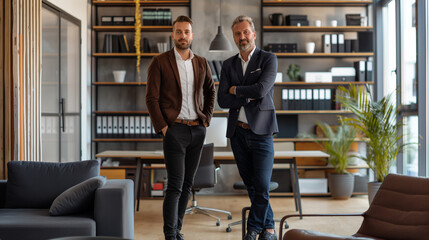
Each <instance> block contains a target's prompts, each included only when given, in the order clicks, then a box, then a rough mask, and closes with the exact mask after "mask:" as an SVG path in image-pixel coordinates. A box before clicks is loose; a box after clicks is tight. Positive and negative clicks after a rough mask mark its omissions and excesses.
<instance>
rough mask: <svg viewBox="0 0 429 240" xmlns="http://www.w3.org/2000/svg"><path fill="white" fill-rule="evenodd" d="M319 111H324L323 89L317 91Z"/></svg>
mask: <svg viewBox="0 0 429 240" xmlns="http://www.w3.org/2000/svg"><path fill="white" fill-rule="evenodd" d="M319 110H326V108H325V89H323V88H321V89H319Z"/></svg>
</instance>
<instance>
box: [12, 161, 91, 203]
mask: <svg viewBox="0 0 429 240" xmlns="http://www.w3.org/2000/svg"><path fill="white" fill-rule="evenodd" d="M7 166H8V182H7V189H6V207H7V208H45V209H49V207H50V206H51V204H52V202H53V201H54V199H55V198H56V197H57V196H58V195H60V194H61V193H62V192H64V191H65V190H66V189H68V188H70V187H72V186H74V185H76V184H78V183H81V182H83V181H85V180H87V179H89V178H92V177H95V176H99V175H100V164H99V163H98V161H96V160H90V161H81V162H70V163H49V162H27V161H12V162H8V164H7Z"/></svg>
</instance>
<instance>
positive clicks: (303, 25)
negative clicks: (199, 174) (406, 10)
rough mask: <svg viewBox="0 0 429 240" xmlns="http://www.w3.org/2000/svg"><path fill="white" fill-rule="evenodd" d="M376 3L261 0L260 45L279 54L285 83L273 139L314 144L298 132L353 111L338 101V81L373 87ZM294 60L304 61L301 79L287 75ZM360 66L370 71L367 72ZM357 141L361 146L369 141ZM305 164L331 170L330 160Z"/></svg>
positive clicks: (278, 89)
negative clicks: (346, 108)
mask: <svg viewBox="0 0 429 240" xmlns="http://www.w3.org/2000/svg"><path fill="white" fill-rule="evenodd" d="M372 5H373V1H372V0H370V1H361V0H359V1H356V0H342V1H339V0H338V1H332V0H327V1H305V0H304V1H293V0H282V1H267V0H261V40H260V42H261V47H262V48H265V49H266V50H271V51H272V52H274V53H275V54H276V55H277V57H278V62H279V68H278V71H279V72H281V73H282V75H283V79H282V82H276V83H275V89H274V91H275V92H274V95H275V98H274V101H275V102H274V103H275V106H276V109H277V119H278V123H279V130H280V132H279V134H278V135H277V137H276V138H275V139H274V141H276V142H279V141H294V142H295V141H297V142H296V144H295V150H298V149H299V148H300V145H302V143H304V145H305V144H310V145H311V141H312V140H309V139H307V140H300V139H297V138H296V137H295V136H296V134H298V133H313V132H312V131H313V127H314V125H315V124H316V121H325V122H328V123H330V124H333V125H335V124H336V122H337V115H338V114H342V115H347V114H351V113H350V111H346V110H344V109H343V108H342V107H341V106H340V105H339V104H338V103H335V101H334V100H335V94H336V88H337V87H338V86H339V85H348V84H358V85H363V86H369V87H372V85H373V84H374V77H373V76H374V74H375V73H374V69H373V66H372V65H373V64H372V58H373V57H374V49H373V47H372V46H373V31H374V28H373V26H372V24H371V23H370V22H371V21H372V20H371V19H374V18H373V16H372V11H371V10H372ZM358 17H359V22H357V19H358ZM368 19H369V20H370V21H368ZM357 23H359V24H357ZM332 40H334V42H333V41H332ZM306 43H309V46H308V47H307V46H306V45H307V44H306ZM333 43H334V44H333ZM339 43H340V44H339ZM309 47H310V48H309ZM311 47H312V48H311ZM355 62H356V67H355ZM291 64H297V65H299V66H300V71H301V73H300V74H301V76H302V77H304V76H305V78H304V79H303V81H291V80H290V79H288V74H287V69H288V66H289V65H291ZM368 65H369V66H370V67H371V68H367V66H368ZM360 66H364V67H365V68H367V69H370V70H371V71H370V72H368V73H367V72H365V68H362V67H360ZM331 68H332V70H331ZM351 68H356V69H357V70H358V71H354V73H355V77H353V76H351V75H350V70H351ZM352 70H353V69H352ZM362 70H363V72H362ZM306 73H307V74H306ZM325 73H326V74H325ZM342 73H344V74H343V75H344V76H341V75H342ZM324 74H325V75H327V76H325V75H324ZM346 75H347V76H346ZM326 78H328V80H327V81H323V82H322V79H325V80H326ZM344 80H346V81H344ZM358 142H359V144H357V145H359V146H360V147H362V146H363V145H364V144H365V143H364V142H362V141H358ZM315 145H317V144H315ZM357 145H356V146H357ZM310 149H312V150H313V149H314V150H318V149H320V148H318V147H317V146H311V148H310ZM297 160H298V159H297ZM322 162H323V161H322ZM305 163H306V165H305V166H300V169H301V170H302V171H305V170H307V169H312V170H316V169H319V170H323V171H324V172H328V171H330V169H331V168H330V167H329V165H326V160H324V162H323V163H324V165H323V166H322V165H319V164H317V162H313V163H309V161H308V160H307V161H306V162H305ZM352 168H353V170H352V171H353V172H361V171H359V170H358V169H367V166H358V165H356V166H352ZM362 171H365V170H362Z"/></svg>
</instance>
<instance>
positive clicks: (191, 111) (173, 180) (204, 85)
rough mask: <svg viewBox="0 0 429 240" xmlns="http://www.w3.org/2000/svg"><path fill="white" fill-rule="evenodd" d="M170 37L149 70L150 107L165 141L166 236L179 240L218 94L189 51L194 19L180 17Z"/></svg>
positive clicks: (205, 70)
mask: <svg viewBox="0 0 429 240" xmlns="http://www.w3.org/2000/svg"><path fill="white" fill-rule="evenodd" d="M171 37H172V39H173V41H174V45H175V47H174V48H173V49H171V50H170V51H168V52H166V53H163V54H161V55H159V56H157V57H155V58H153V60H152V63H151V64H150V66H149V70H148V79H147V91H146V105H147V108H148V110H149V115H150V118H151V120H152V125H153V127H154V129H155V131H156V132H157V133H160V134H162V135H163V137H164V139H163V148H164V159H165V165H166V168H167V178H168V185H167V190H166V193H165V197H164V204H163V217H164V236H165V239H168V240H176V239H183V236H182V234H180V230H181V228H182V222H183V216H184V215H185V211H186V207H187V204H188V201H189V197H190V195H191V188H192V184H193V182H194V176H195V173H196V171H197V168H198V165H199V161H200V155H201V150H202V146H203V143H204V138H205V135H206V127H207V126H208V125H209V123H210V119H211V117H212V115H213V107H214V101H215V96H216V92H215V87H214V82H213V79H212V77H211V76H212V75H211V72H210V68H209V67H208V64H207V61H206V59H204V58H203V57H200V56H197V55H195V54H193V52H192V51H191V49H190V48H189V47H190V45H191V42H192V38H193V33H192V20H191V19H190V18H189V17H186V16H179V17H178V18H177V19H176V20H175V21H174V22H173V33H172V34H171Z"/></svg>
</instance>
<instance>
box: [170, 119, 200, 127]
mask: <svg viewBox="0 0 429 240" xmlns="http://www.w3.org/2000/svg"><path fill="white" fill-rule="evenodd" d="M174 122H176V123H181V124H185V125H188V126H198V125H200V121H199V120H198V119H197V120H186V119H176V120H175V121H174Z"/></svg>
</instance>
